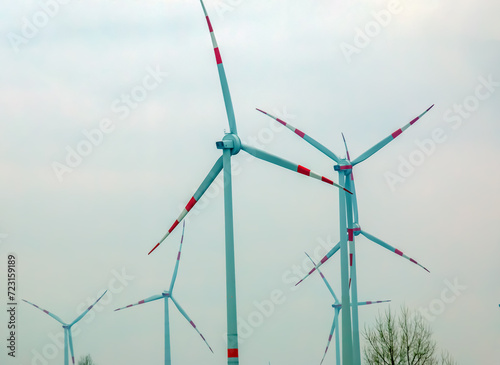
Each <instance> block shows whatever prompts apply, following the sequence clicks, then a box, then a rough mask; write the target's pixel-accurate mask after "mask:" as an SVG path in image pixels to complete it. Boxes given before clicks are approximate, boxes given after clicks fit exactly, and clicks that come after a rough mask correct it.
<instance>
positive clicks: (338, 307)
mask: <svg viewBox="0 0 500 365" xmlns="http://www.w3.org/2000/svg"><path fill="white" fill-rule="evenodd" d="M306 255H307V257H309V260H311V262H312V263H313V265H314V266H316V263H315V262H314V261H313V259H312V258H311V257H310V256H309V255H308V254H307V252H306ZM317 270H318V273H319V274H320V275H321V279H323V282H324V283H325V285H326V287H327V288H328V291H329V292H330V294H332V297H333V300H334V301H335V303H334V304H332V307H333V308H334V309H335V315H334V316H333V323H332V329H331V330H330V335H329V336H328V342H327V344H326V349H325V353H324V354H323V358H322V359H321V362H320V365H321V364H323V361H324V360H325V356H326V353H327V351H328V347H329V346H330V342H331V341H332V337H333V332H335V361H336V364H337V365H340V343H339V342H340V339H339V321H338V317H339V313H340V310H341V309H342V303H341V302H340V301H339V299H338V298H337V296H336V295H335V292H334V291H333V289H332V287H331V286H330V284H329V283H328V280H326V278H325V276H324V275H323V273H322V272H321V270H320V269H319V268H318V269H317ZM387 302H390V300H378V301H376V302H373V301H366V302H358V303H357V304H358V305H370V304H379V303H387ZM351 306H352V303H351Z"/></svg>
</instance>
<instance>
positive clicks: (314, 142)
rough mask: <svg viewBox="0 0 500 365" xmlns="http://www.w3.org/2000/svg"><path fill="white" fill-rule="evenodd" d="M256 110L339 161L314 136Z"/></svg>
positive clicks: (337, 160)
mask: <svg viewBox="0 0 500 365" xmlns="http://www.w3.org/2000/svg"><path fill="white" fill-rule="evenodd" d="M257 110H258V111H259V112H261V113H264V114H265V115H267V116H269V117H271V118H273V119H274V120H275V121H277V122H278V123H281V124H283V125H284V126H285V127H287V128H288V129H289V130H291V131H292V132H293V133H295V134H296V135H298V136H299V137H301V138H302V139H303V140H304V141H306V142H307V143H309V144H310V145H311V146H313V147H314V148H316V149H317V150H319V151H321V152H323V153H324V154H325V155H327V156H328V157H330V158H331V159H332V160H333V161H335V162H337V163H338V162H339V161H340V159H339V158H338V156H337V155H336V154H335V153H333V152H332V151H331V150H329V149H328V148H326V147H325V146H324V145H322V144H321V143H319V142H318V141H316V140H315V139H314V138H312V137H310V136H309V135H307V134H305V133H304V132H302V131H301V130H299V129H297V128H295V127H294V126H292V125H291V124H289V123H287V122H285V121H284V120H281V119H280V118H277V117H275V116H274V115H271V114H269V113H267V112H265V111H263V110H260V109H257Z"/></svg>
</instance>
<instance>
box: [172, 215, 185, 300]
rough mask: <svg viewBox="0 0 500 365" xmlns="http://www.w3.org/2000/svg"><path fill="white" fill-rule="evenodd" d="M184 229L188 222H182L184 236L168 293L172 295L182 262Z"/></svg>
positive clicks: (182, 239)
mask: <svg viewBox="0 0 500 365" xmlns="http://www.w3.org/2000/svg"><path fill="white" fill-rule="evenodd" d="M184 228H186V221H183V222H182V236H181V244H180V245H179V253H178V254H177V260H176V261H175V268H174V273H173V274H172V279H171V280H170V288H169V289H168V292H169V293H170V294H172V290H174V283H175V279H176V278H177V270H178V269H179V262H180V261H181V250H182V242H183V241H184Z"/></svg>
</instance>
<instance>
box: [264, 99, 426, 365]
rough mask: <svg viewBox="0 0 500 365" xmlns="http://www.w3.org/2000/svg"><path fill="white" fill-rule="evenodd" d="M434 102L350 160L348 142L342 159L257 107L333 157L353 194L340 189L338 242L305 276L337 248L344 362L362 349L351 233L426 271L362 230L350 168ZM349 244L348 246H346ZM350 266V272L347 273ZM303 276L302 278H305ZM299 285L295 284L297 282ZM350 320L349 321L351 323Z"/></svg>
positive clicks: (354, 361) (341, 180)
mask: <svg viewBox="0 0 500 365" xmlns="http://www.w3.org/2000/svg"><path fill="white" fill-rule="evenodd" d="M433 106H434V105H431V106H430V107H429V108H427V110H426V111H424V112H423V113H422V114H420V115H419V116H418V117H415V118H414V119H412V120H411V121H410V122H409V123H407V124H406V125H404V126H403V127H402V128H400V129H397V130H396V131H394V132H393V133H392V134H390V135H389V136H387V137H386V138H384V139H382V140H381V141H380V142H378V143H377V144H375V145H374V146H373V147H371V148H369V149H368V150H366V151H365V152H364V153H362V154H361V155H360V156H359V157H357V158H355V159H354V160H353V161H352V162H351V158H350V156H349V151H348V149H347V144H346V143H345V139H344V144H345V148H346V153H347V156H346V158H345V159H342V158H339V157H338V156H337V155H336V154H335V153H334V152H332V151H331V150H330V149H328V148H327V147H325V146H324V145H322V144H321V143H319V142H318V141H316V140H315V139H313V138H312V137H310V136H309V135H307V134H306V133H304V132H303V131H301V130H299V129H297V128H295V127H294V126H292V125H291V124H289V123H287V122H285V121H283V120H281V119H279V118H276V117H275V116H273V115H271V114H269V113H267V112H265V111H263V110H260V109H257V110H258V111H260V112H261V113H264V114H266V115H267V116H269V117H271V118H273V119H274V120H276V121H277V122H278V123H281V124H282V125H284V126H285V127H286V128H288V129H289V130H291V131H292V132H294V133H295V134H296V135H298V136H299V137H301V138H302V139H303V140H305V141H306V142H307V143H309V144H310V145H312V146H313V147H314V148H316V149H317V150H319V151H320V152H322V153H323V154H324V155H326V156H327V157H329V158H330V159H331V160H333V161H334V162H335V163H336V165H335V166H334V170H335V171H337V172H338V174H339V184H340V185H344V186H345V188H346V189H347V191H350V192H352V195H349V194H345V191H344V190H339V219H340V225H339V226H340V242H339V243H338V244H337V245H336V246H334V247H333V248H332V249H331V250H330V251H329V252H328V253H327V254H326V255H325V257H323V258H322V259H321V261H320V263H319V264H318V265H317V266H316V267H315V268H313V269H312V270H311V271H310V272H309V273H308V274H307V275H306V277H307V276H309V275H311V274H312V273H313V272H314V270H316V269H317V268H318V267H319V266H321V265H323V264H324V263H325V262H326V261H327V260H328V259H329V258H330V257H331V256H332V255H333V254H334V253H335V252H337V251H338V250H339V249H340V272H341V284H342V303H351V302H352V303H353V304H352V322H351V308H350V306H348V307H347V308H346V309H345V310H344V311H343V312H342V363H343V364H345V365H350V364H355V365H359V364H361V349H360V343H359V324H358V304H357V303H358V292H357V277H356V253H355V246H354V236H357V235H359V234H362V235H363V236H365V237H366V238H368V239H369V240H370V241H373V242H374V243H376V244H378V245H380V246H382V247H384V248H385V249H387V250H389V251H391V252H394V253H395V254H396V255H399V256H401V257H404V258H406V259H408V260H409V261H411V262H413V263H414V264H417V265H418V266H420V267H422V268H423V269H425V270H426V271H429V270H427V269H426V268H425V267H423V266H422V265H420V264H419V263H418V262H417V261H415V260H413V259H412V258H410V257H408V256H406V255H405V254H403V252H402V251H400V250H398V249H397V248H395V247H393V246H391V245H389V244H388V243H386V242H384V241H382V240H381V239H379V238H377V237H375V236H373V235H371V234H370V233H368V232H366V231H365V230H363V229H361V227H360V225H359V220H358V203H357V198H356V189H355V186H354V176H353V173H352V169H353V167H354V166H356V165H357V164H359V163H360V162H363V161H364V160H366V159H367V158H369V157H371V156H372V155H373V154H375V153H376V152H378V151H379V150H380V149H382V148H383V147H384V146H386V145H387V144H388V143H389V142H391V141H393V140H394V139H395V138H396V137H398V136H399V135H400V134H401V133H403V132H404V131H405V130H406V129H408V128H409V127H410V126H412V125H413V124H414V123H416V122H417V121H418V120H419V119H420V118H422V117H423V116H424V115H425V114H426V113H427V112H428V111H429V110H430V109H431V108H432V107H433ZM348 244H349V246H348ZM348 250H349V252H350V257H348V253H349V252H348ZM349 266H350V273H349ZM306 277H304V278H303V279H302V280H304V279H305V278H306ZM302 280H301V281H299V283H300V282H302ZM297 284H298V283H297ZM351 284H352V287H351V292H352V300H351V297H350V295H349V288H350V286H351ZM351 323H352V324H351Z"/></svg>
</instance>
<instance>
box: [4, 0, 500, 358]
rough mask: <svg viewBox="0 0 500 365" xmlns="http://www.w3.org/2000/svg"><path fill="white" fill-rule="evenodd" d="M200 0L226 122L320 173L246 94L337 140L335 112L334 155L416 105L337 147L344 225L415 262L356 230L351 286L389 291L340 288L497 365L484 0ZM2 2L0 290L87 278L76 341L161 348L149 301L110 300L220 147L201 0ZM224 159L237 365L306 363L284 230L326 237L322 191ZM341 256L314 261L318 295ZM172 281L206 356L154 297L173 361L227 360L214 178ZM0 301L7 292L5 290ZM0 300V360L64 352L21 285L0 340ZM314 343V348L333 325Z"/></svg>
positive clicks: (491, 41) (495, 108) (296, 263)
mask: <svg viewBox="0 0 500 365" xmlns="http://www.w3.org/2000/svg"><path fill="white" fill-rule="evenodd" d="M63 3H64V4H63ZM44 4H51V5H44ZM54 4H58V5H54ZM206 7H207V10H208V12H209V14H210V16H211V19H212V24H213V27H214V30H215V32H216V35H217V40H218V43H219V46H220V49H221V54H222V59H223V61H224V65H225V68H226V73H227V78H228V81H229V86H230V90H231V94H232V98H233V103H234V108H235V114H236V120H237V125H238V132H239V135H240V137H241V139H242V141H244V142H246V143H248V144H253V145H256V146H260V147H261V148H263V149H265V150H266V151H269V152H272V153H274V154H277V155H280V156H282V157H284V158H287V159H289V160H291V161H295V162H297V163H300V164H302V165H304V166H307V167H309V168H311V169H313V170H314V171H317V172H319V173H321V174H322V175H326V176H328V177H330V178H332V179H334V180H335V181H338V177H337V175H336V173H335V172H334V171H333V168H332V165H333V163H332V161H330V160H329V159H328V158H327V157H325V156H324V155H322V154H321V153H319V152H318V151H316V150H314V149H313V148H312V147H310V146H308V145H307V144H306V143H304V141H301V140H300V139H299V138H297V137H296V136H295V135H293V134H292V133H290V132H289V131H288V130H286V129H284V128H279V127H278V126H276V125H275V124H273V123H272V122H273V120H272V119H270V118H268V117H266V116H264V115H262V114H261V113H259V112H257V111H256V110H255V108H256V107H258V108H261V109H264V110H266V111H268V112H270V113H274V114H277V115H279V116H281V117H282V118H283V119H285V120H287V121H289V122H290V123H291V124H293V125H295V126H296V127H298V128H300V129H302V130H304V131H305V132H306V133H309V134H310V135H311V136H313V137H314V138H316V139H318V140H319V141H321V142H322V143H323V144H325V145H326V146H328V147H329V148H331V149H332V150H333V151H334V152H336V153H337V154H339V155H345V151H344V148H343V143H342V138H341V133H342V132H343V133H344V135H345V136H346V139H347V142H348V145H349V149H350V153H351V156H352V157H356V156H358V155H360V154H361V153H362V152H364V151H365V150H366V149H367V148H369V147H371V146H372V145H374V144H375V143H376V142H378V141H379V140H381V139H382V138H384V137H386V136H387V135H389V134H390V133H392V132H393V131H394V130H396V129H397V128H399V127H401V126H403V125H404V124H406V123H407V122H409V121H410V120H411V119H413V118H414V117H415V116H417V115H419V114H420V113H421V112H423V111H424V110H425V109H427V108H428V107H429V106H430V105H432V104H435V107H434V108H433V109H432V110H431V111H430V112H429V113H427V114H426V116H425V117H424V118H422V119H421V120H420V121H419V122H418V123H417V124H415V125H414V126H412V128H410V129H408V130H407V131H406V132H405V133H404V134H403V135H401V136H400V137H399V138H398V139H397V140H396V141H394V142H392V143H390V144H389V145H387V146H386V147H385V148H384V149H383V150H382V151H380V152H379V153H377V154H375V155H374V156H372V157H371V158H370V159H368V160H366V161H364V162H363V163H361V164H359V165H357V166H356V168H355V177H356V184H357V185H356V188H357V193H358V203H359V215H360V224H361V226H362V228H363V229H365V230H366V231H368V232H370V233H372V234H373V235H375V236H377V237H379V238H381V239H383V240H385V241H386V242H388V243H390V244H391V245H393V246H395V247H397V248H399V249H400V250H402V251H403V252H405V253H406V254H408V255H409V256H411V257H413V258H414V259H416V260H417V261H419V262H420V263H422V264H423V265H424V266H426V267H427V268H428V269H429V270H430V272H431V273H430V274H429V273H427V272H425V271H424V270H422V269H421V268H419V267H418V266H416V265H413V264H411V263H409V262H408V261H406V260H404V259H401V258H399V257H397V256H396V255H394V254H392V253H390V252H388V251H386V250H384V249H383V248H381V247H378V246H376V245H375V244H373V243H371V242H370V241H368V240H366V239H364V238H362V237H358V239H357V241H356V247H357V254H358V287H359V299H360V300H383V299H391V300H392V302H391V304H390V305H386V304H382V305H378V306H375V305H373V306H368V307H363V308H360V323H361V328H364V326H365V325H366V326H371V325H372V324H373V323H374V321H375V318H376V317H377V315H378V314H379V313H383V311H384V310H386V308H389V307H390V308H391V309H392V310H395V311H398V310H399V308H400V307H401V306H402V305H403V304H405V305H406V306H408V307H409V308H410V309H411V310H413V311H417V312H421V313H427V319H428V320H429V324H430V326H431V327H432V329H433V331H434V335H435V339H436V341H437V343H438V347H439V348H441V349H443V350H446V351H449V352H450V354H452V355H453V357H454V358H455V359H456V360H457V361H458V362H459V363H460V364H492V363H496V362H497V361H498V358H500V352H499V351H500V350H499V341H500V308H499V306H498V305H499V303H500V287H499V281H498V278H499V275H500V269H499V257H500V238H499V234H498V223H499V221H500V209H499V206H500V193H499V192H498V186H499V182H500V173H499V172H498V157H499V156H500V124H499V123H498V113H499V112H500V107H499V105H500V103H499V102H500V69H499V66H498V65H499V64H500V27H499V25H498V14H499V13H500V5H499V4H498V2H494V1H487V0H482V1H477V2H470V1H464V0H458V1H456V0H455V1H451V0H446V1H439V2H438V1H435V0H422V1H410V0H401V1H399V2H398V1H397V0H396V1H395V2H394V1H393V2H386V1H378V0H372V1H365V0H361V1H353V0H342V1H337V0H335V1H318V0H316V1H303V0H302V1H299V0H288V1H285V0H274V1H270V0H267V1H266V0H207V1H206ZM0 19H1V22H0V34H1V38H0V39H1V42H0V52H1V54H0V56H1V60H2V65H3V66H2V68H1V70H2V71H0V74H1V80H2V82H1V83H0V95H1V97H0V100H1V109H0V113H1V124H0V128H1V133H0V151H1V153H0V171H1V174H2V177H3V178H2V181H1V183H0V184H1V189H0V195H1V206H2V209H1V215H0V234H1V235H0V239H1V243H0V254H1V255H0V257H1V258H0V260H1V264H0V267H1V268H2V273H0V291H1V292H2V293H6V290H7V289H6V287H7V269H6V262H7V254H8V253H14V254H15V256H16V257H17V287H16V301H17V302H20V301H21V299H27V300H29V301H31V302H34V303H36V304H37V305H39V306H41V307H42V308H45V309H47V310H49V311H52V312H54V313H56V314H57V315H59V316H60V317H62V318H63V319H64V320H67V321H68V322H69V321H72V320H73V319H74V318H75V317H76V316H77V315H78V314H79V313H81V311H82V309H83V308H85V307H87V306H88V304H90V302H92V301H93V300H95V299H96V298H97V296H98V295H99V294H100V293H102V292H103V291H104V290H106V289H107V290H108V294H107V295H106V296H105V297H104V298H103V299H102V302H101V304H100V305H99V306H98V307H97V308H95V310H93V311H92V312H91V313H89V314H88V316H87V317H85V318H84V319H83V320H82V322H80V323H81V326H80V327H79V331H75V332H78V333H75V335H74V344H75V353H76V356H77V358H79V357H80V356H82V355H85V354H87V353H90V354H91V355H92V357H93V358H94V360H95V361H96V363H97V364H99V365H106V364H137V363H140V364H160V363H162V361H163V344H162V341H163V307H162V304H161V302H159V301H157V302H154V303H150V304H146V305H142V306H139V307H135V308H131V309H127V310H125V311H120V312H117V313H115V312H113V310H114V309H116V308H118V307H122V306H125V305H127V304H130V303H133V302H137V301H139V300H141V299H144V298H146V297H149V296H151V295H153V294H159V293H161V292H162V291H163V290H166V289H167V288H168V286H169V283H170V276H171V273H172V270H173V267H174V263H175V257H176V252H177V250H178V244H179V240H180V233H181V232H180V230H176V231H175V232H174V233H173V234H172V235H171V236H170V237H169V238H168V239H167V241H165V243H164V244H163V245H162V246H161V247H160V248H159V249H158V250H157V252H155V254H154V255H151V256H148V255H147V253H148V251H149V250H150V249H151V248H152V247H153V246H154V245H155V243H156V242H157V241H158V239H159V238H160V237H161V236H163V234H164V233H165V232H166V230H167V229H168V228H169V227H170V225H171V224H172V222H173V221H174V220H175V218H176V217H177V216H178V214H179V212H180V211H181V209H182V207H184V205H185V204H186V203H187V201H188V200H189V199H190V197H191V196H192V194H193V192H194V191H195V190H196V188H197V187H198V186H199V184H200V183H201V181H202V180H203V178H204V177H205V175H206V174H207V173H208V171H209V170H210V168H211V167H212V165H213V163H214V162H215V161H216V159H217V158H218V157H219V156H220V151H219V150H217V149H216V148H215V142H216V141H219V140H220V139H221V138H222V137H223V135H224V131H225V130H226V131H227V130H228V125H227V118H226V116H225V110H224V104H223V100H222V93H221V90H220V84H219V80H218V75H217V70H216V64H215V60H214V56H213V50H212V45H211V43H210V36H209V33H208V29H207V25H206V22H205V20H204V16H203V12H202V9H201V6H200V4H199V2H198V1H197V0H186V1H180V0H179V1H153V0H146V1H132V0H122V1H104V0H92V1H85V2H77V1H69V0H66V1H61V2H58V3H54V0H53V1H52V2H51V1H49V0H41V1H16V2H3V3H2V5H0ZM127 98H128V99H127ZM97 130H99V132H97ZM233 164H235V169H234V171H235V176H234V179H233V182H234V184H233V190H234V191H233V199H234V215H235V241H236V243H235V245H236V271H237V273H236V275H237V278H236V279H237V299H238V316H239V318H240V321H239V322H240V326H242V327H241V328H240V336H241V339H240V359H241V364H246V365H250V364H251V365H255V364H267V363H268V361H271V363H272V364H273V365H274V364H287V365H302V364H315V363H319V362H320V360H321V356H322V354H323V351H324V348H325V345H326V341H327V338H328V333H329V330H330V326H331V322H332V319H333V314H334V311H333V308H332V307H331V304H333V299H332V298H331V296H330V294H329V293H328V291H327V289H326V287H325V286H324V285H323V283H322V282H321V280H320V278H319V277H318V276H313V277H311V278H310V279H308V280H306V281H305V282H304V283H302V284H301V285H300V286H299V287H298V288H295V287H294V283H295V281H296V280H297V279H298V277H299V276H300V274H301V272H305V271H306V270H307V269H308V268H309V266H307V261H306V260H305V255H304V251H307V252H309V253H310V254H312V255H313V256H315V258H316V259H318V258H320V256H322V255H324V253H325V252H326V249H328V248H330V247H333V245H334V244H336V243H337V241H338V239H339V228H338V192H337V189H335V188H332V187H331V186H329V185H326V184H322V183H321V182H318V181H316V180H313V179H308V178H307V177H304V176H302V175H298V174H294V173H292V172H290V171H287V170H284V169H280V168H278V167H274V166H272V165H269V164H266V163H265V162H262V161H258V160H253V159H251V158H249V156H248V155H247V154H246V153H245V152H243V151H242V152H241V153H239V154H238V155H237V156H234V158H233ZM218 181H219V182H220V181H221V180H220V179H218ZM339 263H340V260H339V257H334V258H332V259H331V260H330V261H329V262H328V263H327V264H325V265H324V274H325V276H326V277H327V278H328V279H329V280H330V283H331V285H332V286H333V288H334V289H335V290H336V291H337V293H338V294H340V265H339ZM304 265H306V266H304ZM450 287H451V288H452V289H450ZM174 293H175V296H176V298H177V300H178V301H179V303H180V304H181V305H182V306H183V308H184V309H185V310H186V311H187V313H188V314H189V315H190V316H191V318H192V319H193V320H194V322H195V323H196V324H197V326H198V328H199V329H200V330H201V331H202V333H203V334H204V335H205V337H206V338H207V340H208V341H209V343H210V345H211V346H212V348H213V349H214V352H215V354H211V353H210V351H209V350H208V349H207V348H206V347H205V345H204V344H203V342H202V341H201V340H200V339H199V337H198V335H197V334H196V333H195V332H194V331H193V330H192V328H191V326H190V325H189V324H188V323H186V321H185V320H184V318H182V316H181V315H180V314H179V313H178V311H177V310H176V309H175V308H174V307H173V306H171V311H170V313H171V341H172V360H173V363H177V364H194V363H203V364H222V363H225V356H226V344H225V332H226V309H225V308H226V306H225V265H224V227H223V196H222V193H221V188H220V185H217V182H216V183H215V185H214V186H213V187H212V188H211V189H209V190H208V192H207V196H206V198H205V199H203V201H202V202H200V203H199V206H197V209H195V210H193V211H192V212H191V214H190V216H189V219H188V220H187V225H186V235H185V239H184V248H183V256H182V261H181V265H180V269H179V275H178V278H177V282H176V287H175V291H174ZM272 300H274V302H273V304H272V306H270V305H269V303H270V301H272ZM2 301H3V302H4V304H3V305H2V307H3V308H6V307H7V298H6V296H5V294H2ZM88 302H89V303H88ZM259 303H260V304H259ZM0 313H1V314H0V321H1V322H0V327H1V328H2V333H3V334H2V338H4V340H3V342H2V351H1V354H0V358H1V359H2V361H1V362H2V364H3V363H6V364H13V365H30V364H61V363H62V362H63V355H62V353H63V352H62V350H60V349H59V348H58V347H57V344H58V342H59V341H60V339H59V336H60V334H61V333H62V329H61V327H60V325H59V324H58V323H57V322H56V321H54V320H53V319H51V318H50V317H48V316H47V315H45V314H44V313H42V312H40V311H38V310H36V309H35V308H33V307H31V306H29V305H27V304H26V303H24V302H23V303H22V304H19V305H18V306H17V319H16V325H17V327H18V328H17V330H18V332H17V333H16V338H17V349H16V351H17V352H16V355H17V357H16V359H11V358H10V357H8V356H7V353H6V346H5V343H6V340H5V338H6V337H5V336H7V328H6V327H7V322H8V318H7V315H6V314H7V313H6V311H5V310H4V309H3V310H2V311H1V312H0ZM44 361H46V362H44ZM325 361H326V362H325V363H333V362H334V361H335V346H334V345H332V346H331V347H330V352H329V353H328V355H327V358H326V360H325Z"/></svg>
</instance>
